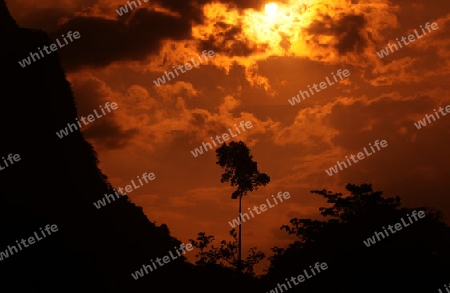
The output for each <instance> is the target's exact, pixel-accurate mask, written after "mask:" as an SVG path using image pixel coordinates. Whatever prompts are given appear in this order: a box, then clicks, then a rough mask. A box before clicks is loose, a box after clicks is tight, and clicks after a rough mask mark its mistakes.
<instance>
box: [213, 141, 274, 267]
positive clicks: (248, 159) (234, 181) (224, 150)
mask: <svg viewBox="0 0 450 293" xmlns="http://www.w3.org/2000/svg"><path fill="white" fill-rule="evenodd" d="M216 157H217V162H216V164H218V165H220V166H221V167H224V168H225V173H223V174H222V178H221V179H220V181H221V182H222V183H224V182H230V184H231V186H237V189H236V190H235V191H234V192H233V193H232V195H231V198H232V199H237V198H239V217H241V224H240V225H239V238H238V270H239V271H242V254H241V251H242V213H241V211H242V197H243V196H245V195H246V194H247V192H249V191H253V190H257V189H258V186H261V185H263V186H265V185H266V184H268V183H269V182H270V177H269V176H268V175H267V174H265V173H260V172H259V171H258V167H257V163H256V162H254V161H253V156H252V155H250V149H249V148H248V147H247V146H246V145H245V143H243V142H242V141H239V142H234V141H232V142H230V144H229V145H227V144H226V143H223V144H222V146H220V147H219V148H218V149H217V150H216Z"/></svg>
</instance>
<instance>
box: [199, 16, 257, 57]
mask: <svg viewBox="0 0 450 293" xmlns="http://www.w3.org/2000/svg"><path fill="white" fill-rule="evenodd" d="M214 30H215V32H214V34H213V35H211V36H210V37H209V38H208V39H207V40H205V41H202V42H201V45H200V51H203V50H213V51H214V52H216V53H220V54H221V55H226V56H229V57H233V56H249V55H251V54H252V53H253V52H254V51H256V48H255V49H252V48H251V47H249V45H248V43H247V42H245V41H240V40H237V39H236V36H237V35H240V34H242V29H241V26H240V25H239V24H238V25H231V24H227V23H223V22H217V23H215V24H214Z"/></svg>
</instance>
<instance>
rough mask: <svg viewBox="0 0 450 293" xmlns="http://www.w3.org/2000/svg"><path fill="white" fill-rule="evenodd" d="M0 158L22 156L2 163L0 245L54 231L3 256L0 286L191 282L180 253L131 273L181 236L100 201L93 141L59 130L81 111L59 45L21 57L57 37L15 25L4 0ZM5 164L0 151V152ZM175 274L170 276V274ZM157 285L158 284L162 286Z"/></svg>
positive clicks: (79, 287) (76, 287)
mask: <svg viewBox="0 0 450 293" xmlns="http://www.w3.org/2000/svg"><path fill="white" fill-rule="evenodd" d="M0 25H1V27H0V30H1V32H2V44H3V45H2V46H1V48H0V52H1V55H0V60H1V61H0V64H1V66H0V70H1V76H2V78H1V81H0V83H1V106H0V107H1V115H0V129H1V132H0V133H1V134H2V139H1V144H0V157H3V156H4V157H5V158H6V157H7V155H8V154H10V153H12V154H19V155H20V161H18V162H15V163H14V164H13V165H10V166H9V167H7V168H5V169H4V170H1V171H0V229H1V231H2V235H1V238H0V239H1V240H0V251H4V250H5V249H6V248H7V246H8V245H16V240H19V241H20V239H22V238H25V239H26V238H28V237H30V236H32V235H33V233H34V232H35V231H39V228H40V227H44V226H45V225H46V224H50V225H52V224H56V225H57V227H58V229H59V230H58V231H57V232H55V233H54V234H52V235H50V236H48V237H47V238H46V239H43V240H41V241H38V242H36V243H34V244H33V245H30V247H28V248H24V249H23V250H22V251H19V252H18V253H15V254H14V255H10V256H9V257H8V258H5V259H3V260H2V261H0V272H1V275H0V279H1V280H2V285H1V289H0V290H1V291H2V292H26V290H27V289H28V290H33V291H34V292H151V291H154V290H156V291H161V290H162V289H163V288H162V287H164V290H167V291H169V292H174V291H173V290H175V289H176V288H183V286H185V285H187V283H186V282H188V281H187V280H190V279H191V276H188V273H187V272H188V271H190V270H188V268H189V267H190V265H188V264H186V263H185V262H184V260H182V258H178V259H176V260H173V261H171V262H170V266H169V265H168V266H166V267H160V268H158V270H156V271H154V272H152V273H151V274H149V275H145V276H144V277H143V278H142V279H139V280H137V281H135V280H134V279H133V278H132V277H131V273H134V272H135V271H136V270H138V269H140V268H141V267H142V265H143V264H149V263H150V259H155V258H156V257H162V256H163V255H167V253H168V251H170V250H174V246H179V245H180V244H181V243H180V242H179V241H178V240H176V239H175V238H173V237H171V236H170V233H169V230H168V229H167V227H166V226H165V225H163V226H156V225H154V224H153V223H152V222H150V221H149V220H148V219H147V217H146V216H145V215H144V213H143V212H142V208H140V207H137V206H135V205H134V204H133V203H130V202H129V201H128V200H127V199H126V198H125V197H123V198H121V199H119V200H116V202H114V203H112V204H110V205H109V206H108V207H105V208H102V209H100V210H97V209H96V208H95V207H94V206H93V204H92V203H93V202H94V201H96V200H98V199H100V198H102V197H103V195H104V194H105V193H111V186H110V185H109V183H108V181H107V177H106V176H105V175H103V174H102V172H101V171H100V169H99V168H98V167H97V164H98V160H97V155H96V153H95V151H94V150H93V148H92V146H91V145H90V144H89V143H88V142H86V140H84V138H83V136H82V134H81V133H80V132H78V131H77V132H75V133H71V134H70V135H68V136H67V137H64V138H63V139H60V138H58V137H57V136H56V134H55V132H57V131H59V130H60V129H62V128H63V127H65V126H66V125H67V123H68V122H73V121H75V118H76V117H77V110H76V106H75V103H74V98H73V95H72V91H71V88H70V84H69V83H68V81H67V80H66V78H65V74H64V71H63V69H62V68H61V66H60V62H59V58H58V55H57V52H55V53H52V54H49V55H46V56H45V57H43V58H41V59H40V60H38V61H36V62H33V63H32V64H31V65H29V66H26V67H25V68H22V67H21V66H19V64H18V61H19V60H22V59H23V58H24V57H26V56H27V55H28V54H29V53H30V52H31V51H33V52H36V51H37V50H36V49H37V48H38V47H40V48H42V47H43V45H47V46H49V45H50V44H51V43H53V41H52V40H51V39H49V37H48V36H47V34H46V33H44V32H42V31H38V30H32V29H24V28H19V27H18V26H17V25H16V24H15V22H14V20H13V19H12V18H11V17H10V15H9V13H8V11H7V9H6V7H5V3H4V1H0ZM0 162H1V163H2V166H4V164H3V160H0ZM175 279H177V281H176V282H174V281H173V280H175ZM158 286H159V288H158V289H156V287H158Z"/></svg>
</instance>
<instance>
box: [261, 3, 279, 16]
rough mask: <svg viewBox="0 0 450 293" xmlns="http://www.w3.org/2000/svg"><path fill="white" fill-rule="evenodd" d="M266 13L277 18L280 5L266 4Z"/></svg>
mask: <svg viewBox="0 0 450 293" xmlns="http://www.w3.org/2000/svg"><path fill="white" fill-rule="evenodd" d="M264 10H265V11H266V14H267V15H269V16H272V17H273V16H275V15H276V14H277V11H278V5H277V4H275V3H269V4H266V7H265V9H264Z"/></svg>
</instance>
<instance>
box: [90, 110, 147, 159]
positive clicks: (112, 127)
mask: <svg viewBox="0 0 450 293" xmlns="http://www.w3.org/2000/svg"><path fill="white" fill-rule="evenodd" d="M109 115H111V114H109ZM94 122H95V123H92V126H90V127H89V128H88V129H86V130H85V131H82V132H83V135H84V137H85V138H86V139H87V140H94V141H95V143H96V144H97V145H98V146H100V147H102V148H106V149H109V150H113V149H121V148H124V147H125V146H126V145H127V144H128V143H129V142H130V141H132V140H133V138H134V137H135V136H136V135H137V134H138V133H139V130H138V129H136V128H133V129H128V130H124V129H123V128H122V127H120V125H119V124H118V123H117V122H116V121H114V119H113V118H108V117H107V116H106V117H104V118H102V117H100V118H99V119H98V120H95V121H94Z"/></svg>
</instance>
